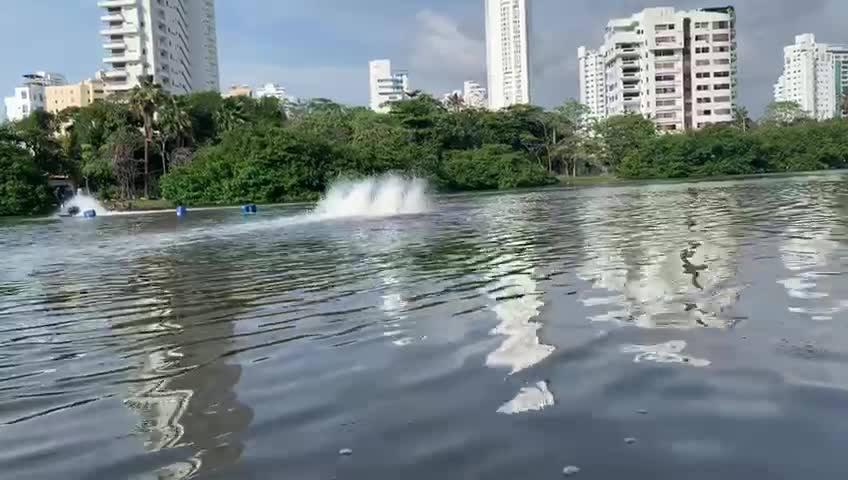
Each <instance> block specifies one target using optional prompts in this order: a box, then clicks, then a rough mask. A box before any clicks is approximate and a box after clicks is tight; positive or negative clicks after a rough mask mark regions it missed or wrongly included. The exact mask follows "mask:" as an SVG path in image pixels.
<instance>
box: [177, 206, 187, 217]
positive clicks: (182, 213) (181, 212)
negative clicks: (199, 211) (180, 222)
mask: <svg viewBox="0 0 848 480" xmlns="http://www.w3.org/2000/svg"><path fill="white" fill-rule="evenodd" d="M186 215H188V209H187V208H186V207H184V206H182V205H180V206H179V207H177V216H178V217H185V216H186Z"/></svg>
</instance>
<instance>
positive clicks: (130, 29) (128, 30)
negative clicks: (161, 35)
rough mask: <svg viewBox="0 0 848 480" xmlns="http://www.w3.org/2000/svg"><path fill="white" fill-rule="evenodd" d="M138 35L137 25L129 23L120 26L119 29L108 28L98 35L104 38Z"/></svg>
mask: <svg viewBox="0 0 848 480" xmlns="http://www.w3.org/2000/svg"><path fill="white" fill-rule="evenodd" d="M135 34H138V25H136V24H134V23H129V24H125V25H122V26H120V27H109V28H104V29H103V30H100V35H103V36H104V37H109V36H112V35H135Z"/></svg>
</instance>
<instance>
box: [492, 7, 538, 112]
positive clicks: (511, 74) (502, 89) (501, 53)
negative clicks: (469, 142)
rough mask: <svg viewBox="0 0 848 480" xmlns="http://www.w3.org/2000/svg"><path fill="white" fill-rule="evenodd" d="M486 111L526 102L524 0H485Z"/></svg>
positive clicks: (526, 21) (527, 58)
mask: <svg viewBox="0 0 848 480" xmlns="http://www.w3.org/2000/svg"><path fill="white" fill-rule="evenodd" d="M485 2H486V71H487V72H488V77H489V78H488V80H489V108H490V109H492V110H500V109H502V108H506V107H509V106H511V105H517V104H528V103H530V56H529V45H528V38H529V29H530V24H529V20H530V17H529V12H528V9H527V4H528V0H485Z"/></svg>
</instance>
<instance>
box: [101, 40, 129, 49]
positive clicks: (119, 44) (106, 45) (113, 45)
mask: <svg viewBox="0 0 848 480" xmlns="http://www.w3.org/2000/svg"><path fill="white" fill-rule="evenodd" d="M103 48H104V49H106V50H126V48H127V44H126V43H125V42H109V43H104V44H103Z"/></svg>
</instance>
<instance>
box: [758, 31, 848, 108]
mask: <svg viewBox="0 0 848 480" xmlns="http://www.w3.org/2000/svg"><path fill="white" fill-rule="evenodd" d="M783 58H784V63H783V75H781V76H780V78H779V79H778V81H777V84H776V85H775V86H774V99H775V101H778V102H784V101H785V102H795V103H797V104H798V105H799V106H800V107H801V109H802V110H804V111H805V112H807V114H808V115H810V116H811V117H813V118H816V119H818V120H825V119H829V118H834V117H837V118H838V117H840V116H841V114H842V96H843V95H845V94H848V46H846V45H830V44H826V43H816V37H815V35H813V34H812V33H805V34H803V35H798V36H796V37H795V44H794V45H789V46H787V47H785V48H784V49H783Z"/></svg>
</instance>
